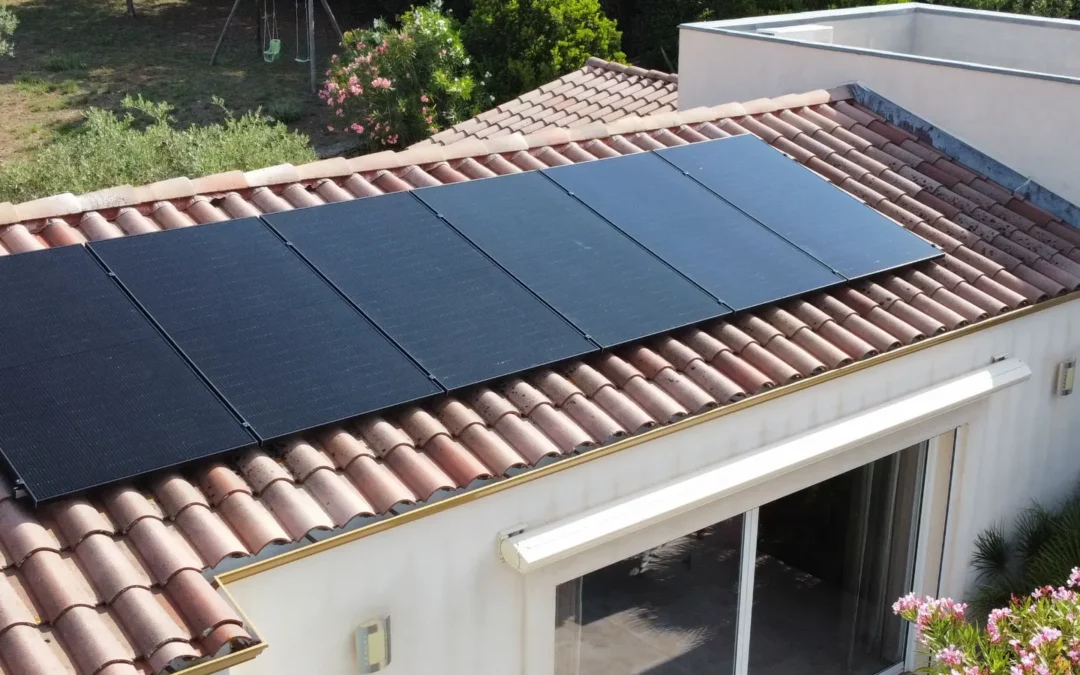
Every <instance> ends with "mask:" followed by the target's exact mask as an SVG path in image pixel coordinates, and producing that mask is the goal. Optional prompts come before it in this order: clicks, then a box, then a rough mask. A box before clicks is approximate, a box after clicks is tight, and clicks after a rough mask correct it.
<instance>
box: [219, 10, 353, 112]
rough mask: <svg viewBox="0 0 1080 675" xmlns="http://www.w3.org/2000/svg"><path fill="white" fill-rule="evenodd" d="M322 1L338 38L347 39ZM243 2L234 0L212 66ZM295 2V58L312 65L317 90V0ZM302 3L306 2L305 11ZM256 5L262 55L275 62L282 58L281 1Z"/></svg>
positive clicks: (266, 59) (313, 81)
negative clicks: (302, 38) (303, 29)
mask: <svg viewBox="0 0 1080 675" xmlns="http://www.w3.org/2000/svg"><path fill="white" fill-rule="evenodd" d="M320 1H321V2H322V7H323V10H325V11H326V15H327V16H328V17H329V18H330V23H331V25H333V27H334V31H335V32H336V33H337V34H338V39H339V40H341V41H342V42H344V40H345V38H344V36H343V35H342V33H341V27H340V26H339V25H338V22H337V19H336V18H335V17H334V13H333V12H332V11H331V10H330V4H329V2H328V1H327V0H320ZM241 2H242V0H234V2H233V6H232V9H231V10H229V17H228V18H227V19H225V26H224V28H222V29H221V35H220V36H219V37H218V41H217V44H216V45H215V46H214V53H213V54H211V55H210V65H214V64H215V63H216V62H217V55H218V52H219V51H221V45H222V44H223V43H224V42H225V34H226V33H227V32H228V30H229V24H230V23H231V22H232V19H233V15H234V14H236V9H237V8H238V7H239V6H240V3H241ZM293 5H294V11H295V15H296V42H295V44H296V55H295V57H294V59H293V60H294V61H296V63H307V64H309V65H310V70H311V91H313V92H314V91H315V89H316V87H317V83H316V76H315V0H293ZM301 5H303V11H302V12H301V9H300V6H301ZM255 8H256V10H257V11H258V23H257V26H258V40H259V53H260V54H261V55H262V59H263V61H265V62H266V63H274V62H275V61H277V60H278V59H280V58H281V33H280V31H279V29H278V21H277V0H255ZM301 14H303V25H304V26H306V27H307V36H306V37H307V39H306V41H305V44H304V52H303V53H302V54H301V52H300V26H301V18H300V17H301Z"/></svg>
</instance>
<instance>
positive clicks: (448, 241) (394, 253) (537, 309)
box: [263, 192, 596, 389]
mask: <svg viewBox="0 0 1080 675" xmlns="http://www.w3.org/2000/svg"><path fill="white" fill-rule="evenodd" d="M263 220H265V221H267V222H268V223H270V225H271V226H272V227H274V228H275V229H276V230H277V231H278V232H279V233H280V234H281V235H282V236H283V237H284V238H285V239H286V240H287V241H288V242H289V243H290V244H292V245H293V246H295V247H296V250H297V251H299V253H300V254H301V255H302V256H304V257H305V258H307V260H308V261H309V262H311V264H312V265H314V266H315V267H316V268H317V269H318V270H319V271H320V272H321V273H322V274H323V275H324V276H326V278H327V279H329V280H330V282H331V283H333V284H334V285H335V286H336V287H337V288H338V289H340V290H341V291H342V293H343V294H344V295H345V296H346V297H348V298H349V300H351V301H352V302H353V303H354V304H355V305H356V306H357V307H359V308H360V309H362V310H363V311H364V313H365V314H367V316H368V317H370V318H371V320H372V321H374V322H375V323H376V324H377V325H378V326H379V327H380V328H382V329H383V330H384V331H385V332H386V334H387V335H389V336H390V338H391V339H393V340H394V342H396V343H397V344H399V345H401V347H402V348H403V349H405V351H407V352H408V353H409V354H411V355H412V356H413V357H414V358H415V359H416V360H417V361H418V362H419V363H420V364H421V365H422V366H424V368H425V369H426V370H427V371H428V372H430V373H431V374H433V375H434V376H435V378H436V379H437V380H438V381H439V383H440V384H442V385H443V386H444V387H446V388H447V389H455V388H458V387H463V386H466V385H469V384H475V383H477V382H482V381H484V380H490V379H494V378H497V377H502V376H504V375H509V374H511V373H516V372H520V371H522V370H528V369H529V368H534V367H536V366H541V365H546V364H549V363H553V362H555V361H561V360H563V359H567V358H571V357H574V356H580V355H581V354H584V353H587V352H590V351H595V350H596V347H595V346H594V345H593V344H592V343H590V342H589V341H588V340H586V339H585V338H584V337H583V336H582V335H581V333H579V332H578V331H577V329H575V328H574V327H573V326H571V325H570V324H569V323H568V322H567V321H566V320H565V319H563V318H562V317H561V316H559V315H558V314H556V313H555V312H554V311H553V310H552V309H551V308H550V307H548V306H547V305H545V304H544V303H543V302H541V301H540V300H538V299H537V298H536V297H535V296H534V295H533V294H532V293H530V292H529V291H528V290H527V289H526V288H525V287H524V286H522V285H521V284H520V283H518V282H517V281H516V280H515V279H514V278H513V277H511V276H510V275H509V274H507V273H506V272H505V271H503V270H502V269H501V268H499V267H498V266H497V265H495V264H494V263H493V262H491V261H490V260H489V259H488V258H487V257H486V256H484V254H482V253H481V252H480V251H478V250H477V249H476V248H475V247H474V246H473V245H472V244H470V243H469V242H468V241H467V240H465V239H464V238H463V237H462V236H461V235H460V234H459V233H457V232H456V231H455V230H454V229H453V228H451V227H450V226H448V225H446V224H445V223H443V222H442V221H441V220H439V219H438V218H437V217H436V216H435V214H433V213H432V212H431V210H430V209H428V208H427V207H426V206H424V205H423V204H422V203H421V202H420V201H418V200H417V199H415V198H414V197H413V196H412V195H411V194H410V193H404V192H402V193H397V194H392V195H386V196H383V197H377V198H373V199H358V200H354V201H348V202H341V203H338V204H330V205H327V206H319V207H314V208H310V209H303V210H299V211H285V212H282V213H275V214H270V215H265V216H263Z"/></svg>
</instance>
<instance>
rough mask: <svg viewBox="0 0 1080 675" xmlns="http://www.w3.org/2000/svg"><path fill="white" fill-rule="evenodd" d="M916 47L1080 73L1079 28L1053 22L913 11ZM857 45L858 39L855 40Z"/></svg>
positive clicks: (940, 54) (947, 55)
mask: <svg viewBox="0 0 1080 675" xmlns="http://www.w3.org/2000/svg"><path fill="white" fill-rule="evenodd" d="M911 16H913V17H914V18H915V23H914V26H913V28H914V31H913V36H912V37H913V42H912V51H911V53H913V54H918V55H920V56H932V57H935V58H939V59H949V60H952V61H964V62H968V63H982V64H986V65H991V66H1001V67H1002V68H1015V69H1017V70H1030V71H1033V72H1036V73H1051V74H1055V75H1072V76H1074V77H1076V76H1080V30H1077V24H1075V22H1074V25H1072V26H1071V27H1066V26H1065V25H1062V26H1060V27H1054V25H1053V24H1050V23H1039V24H1036V23H1027V22H1022V21H992V20H989V19H982V20H979V19H973V18H972V17H971V16H970V15H967V14H959V13H958V14H946V13H937V12H934V13H930V12H915V13H913V14H911ZM852 46H857V45H852Z"/></svg>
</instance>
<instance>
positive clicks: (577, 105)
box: [419, 58, 678, 145]
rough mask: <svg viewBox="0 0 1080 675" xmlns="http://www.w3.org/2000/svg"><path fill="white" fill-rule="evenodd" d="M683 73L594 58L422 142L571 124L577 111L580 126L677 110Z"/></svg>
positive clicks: (438, 142) (450, 141)
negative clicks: (660, 70)
mask: <svg viewBox="0 0 1080 675" xmlns="http://www.w3.org/2000/svg"><path fill="white" fill-rule="evenodd" d="M677 86H678V76H677V75H670V74H667V73H661V72H658V71H655V70H644V69H642V68H636V67H627V66H624V65H622V64H618V63H611V62H608V61H604V60H602V59H597V58H590V59H589V60H588V62H587V63H586V65H585V66H584V67H583V68H580V69H578V70H576V71H574V72H572V73H569V74H567V75H564V76H563V77H561V78H559V80H556V81H555V82H552V83H550V84H547V85H544V86H543V87H540V88H539V89H535V90H533V91H530V92H528V93H525V94H522V95H521V96H519V97H518V98H516V99H513V100H512V101H507V102H506V103H504V104H502V105H501V106H499V107H498V108H496V109H495V110H496V111H498V112H497V113H496V114H490V113H492V112H494V111H489V112H488V113H482V114H480V115H478V116H476V117H474V118H472V119H470V120H467V121H465V122H462V123H460V124H458V125H456V126H453V127H450V128H449V129H445V130H443V131H440V132H439V133H437V134H435V135H434V136H432V137H431V138H429V139H427V140H425V141H422V142H421V143H420V144H419V145H451V144H453V143H456V142H459V141H461V140H462V139H464V138H469V137H474V138H484V139H486V138H495V137H498V136H501V135H505V134H510V133H514V132H522V133H526V134H531V133H535V132H538V131H541V130H543V129H545V128H549V127H552V126H554V125H559V126H567V125H568V121H567V116H568V115H569V114H570V113H577V116H578V117H577V119H576V120H575V121H574V124H575V125H580V124H587V123H590V122H594V121H599V120H604V119H617V118H620V117H623V116H625V115H626V114H628V113H629V112H632V111H634V110H638V111H639V114H652V113H660V112H669V111H670V112H673V111H675V109H676V103H677V100H676V99H677V95H678V94H677Z"/></svg>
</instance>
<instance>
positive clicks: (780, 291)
mask: <svg viewBox="0 0 1080 675" xmlns="http://www.w3.org/2000/svg"><path fill="white" fill-rule="evenodd" d="M544 173H546V174H547V175H548V176H549V177H550V178H551V179H552V180H554V181H555V182H556V183H558V184H559V185H561V186H563V187H564V188H566V189H567V190H569V191H570V192H571V193H573V195H574V196H575V197H577V198H578V199H580V200H581V201H583V202H585V204H587V205H588V206H589V207H590V208H592V209H593V210H594V211H596V212H597V213H599V214H600V215H601V216H603V217H604V218H605V219H607V220H608V221H609V222H610V223H612V224H613V225H615V226H616V227H618V228H619V229H620V230H622V231H623V232H625V233H626V234H628V235H630V236H631V237H633V238H634V239H635V240H637V241H638V242H639V243H640V244H641V245H642V246H644V247H645V248H647V249H649V250H650V251H652V252H653V253H655V254H656V255H657V256H659V257H660V258H662V259H663V260H665V261H666V262H667V263H668V264H670V265H671V266H672V267H674V268H675V269H677V270H679V271H680V272H682V273H683V274H684V275H686V276H687V277H689V278H690V279H692V280H693V281H694V282H696V283H697V284H698V285H699V286H701V287H702V288H704V289H705V290H706V291H708V292H710V293H712V294H713V295H714V296H716V297H717V298H719V299H720V300H722V301H723V302H724V304H726V305H728V306H729V307H731V308H732V309H735V310H741V309H746V308H748V307H754V306H756V305H762V304H765V303H768V302H775V301H777V300H782V299H784V298H789V297H791V296H794V295H798V294H800V293H806V292H808V291H813V290H817V289H820V288H824V287H825V286H829V285H832V284H836V283H840V282H843V281H844V278H843V277H841V276H839V275H838V274H836V273H834V272H832V271H831V270H830V269H829V268H827V267H825V266H824V265H822V264H821V263H820V262H818V261H817V260H815V259H814V258H812V257H810V256H809V255H807V254H806V253H805V252H803V251H802V250H800V249H798V248H796V247H795V246H793V245H792V244H790V243H788V242H787V241H785V240H784V239H783V238H781V237H780V236H779V235H777V234H776V233H775V232H773V231H771V230H769V229H767V228H765V227H763V226H762V225H761V223H758V222H757V221H755V220H754V219H752V218H750V217H749V216H747V215H746V214H745V213H743V212H742V211H739V210H738V209H736V208H735V207H733V206H731V205H730V204H728V203H727V202H725V201H724V200H723V199H720V198H719V197H717V196H716V195H715V194H713V193H712V192H710V191H709V190H707V189H706V188H704V187H702V186H701V185H700V184H699V183H697V182H695V181H694V180H692V179H690V178H687V177H686V176H685V175H684V174H683V173H682V172H681V171H679V170H678V169H676V168H675V167H673V166H672V165H671V164H669V163H668V162H665V161H664V160H663V159H661V158H660V157H657V156H656V155H654V154H652V153H641V154H637V155H630V156H627V157H620V158H617V159H605V160H600V161H598V162H582V163H580V164H571V165H568V166H562V167H558V168H554V169H548V170H546V171H544Z"/></svg>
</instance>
